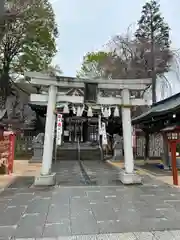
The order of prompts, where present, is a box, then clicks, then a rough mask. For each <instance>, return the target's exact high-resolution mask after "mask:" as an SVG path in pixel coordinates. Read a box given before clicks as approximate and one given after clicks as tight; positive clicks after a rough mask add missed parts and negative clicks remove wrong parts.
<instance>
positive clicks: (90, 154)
mask: <svg viewBox="0 0 180 240" xmlns="http://www.w3.org/2000/svg"><path fill="white" fill-rule="evenodd" d="M80 160H82V161H86V160H90V161H91V160H92V161H97V160H102V154H101V149H100V148H99V145H95V144H92V143H89V142H86V143H80Z"/></svg>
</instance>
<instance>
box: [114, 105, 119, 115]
mask: <svg viewBox="0 0 180 240" xmlns="http://www.w3.org/2000/svg"><path fill="white" fill-rule="evenodd" d="M114 117H119V108H118V107H117V106H116V107H115V109H114Z"/></svg>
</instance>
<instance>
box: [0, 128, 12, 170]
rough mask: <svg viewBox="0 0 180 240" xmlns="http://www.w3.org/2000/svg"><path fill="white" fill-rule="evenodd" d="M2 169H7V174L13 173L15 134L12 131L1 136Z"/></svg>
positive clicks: (0, 162)
mask: <svg viewBox="0 0 180 240" xmlns="http://www.w3.org/2000/svg"><path fill="white" fill-rule="evenodd" d="M0 150H1V151H0V167H1V166H2V165H3V166H4V167H5V173H7V174H11V173H13V165H14V151H15V134H14V132H11V131H4V132H3V133H2V131H1V134H0Z"/></svg>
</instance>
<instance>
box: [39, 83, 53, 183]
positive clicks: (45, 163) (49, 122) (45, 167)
mask: <svg viewBox="0 0 180 240" xmlns="http://www.w3.org/2000/svg"><path fill="white" fill-rule="evenodd" d="M56 96H57V87H56V86H54V85H50V86H49V91H48V104H47V113H46V126H45V138H44V149H43V160H42V168H41V174H40V175H39V176H38V177H37V178H36V179H35V182H34V185H35V186H52V185H54V184H55V181H56V178H55V173H51V166H52V158H53V145H54V127H55V120H56V119H55V114H54V108H55V106H56Z"/></svg>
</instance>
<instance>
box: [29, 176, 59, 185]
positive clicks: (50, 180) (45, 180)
mask: <svg viewBox="0 0 180 240" xmlns="http://www.w3.org/2000/svg"><path fill="white" fill-rule="evenodd" d="M55 184H56V173H51V174H48V175H39V176H38V177H36V178H35V181H34V186H37V187H38V186H54V185H55Z"/></svg>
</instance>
